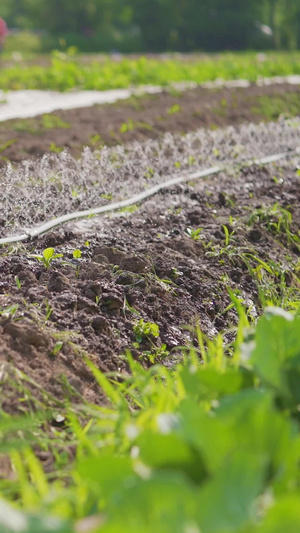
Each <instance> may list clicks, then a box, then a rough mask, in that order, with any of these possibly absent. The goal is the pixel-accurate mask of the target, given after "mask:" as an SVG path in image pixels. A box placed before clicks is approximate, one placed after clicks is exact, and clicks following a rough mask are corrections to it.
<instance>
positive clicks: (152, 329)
mask: <svg viewBox="0 0 300 533" xmlns="http://www.w3.org/2000/svg"><path fill="white" fill-rule="evenodd" d="M133 332H134V333H135V338H136V341H137V342H139V343H140V342H142V341H143V339H148V338H149V337H159V326H158V325H157V324H155V323H154V322H145V321H144V320H143V319H142V318H141V319H140V320H139V321H138V322H137V324H136V325H135V326H133Z"/></svg>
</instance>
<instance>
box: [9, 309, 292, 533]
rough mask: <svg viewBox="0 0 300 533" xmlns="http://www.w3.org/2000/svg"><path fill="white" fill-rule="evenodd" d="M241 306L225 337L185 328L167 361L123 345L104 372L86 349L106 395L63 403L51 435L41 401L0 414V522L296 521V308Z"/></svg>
mask: <svg viewBox="0 0 300 533" xmlns="http://www.w3.org/2000/svg"><path fill="white" fill-rule="evenodd" d="M239 314H240V325H239V328H238V335H237V340H236V343H235V345H234V346H232V345H231V347H230V346H228V345H226V343H225V342H224V338H222V336H221V335H219V336H218V337H217V338H216V339H215V340H211V339H205V338H204V337H203V336H202V334H201V332H200V331H199V330H197V329H196V331H195V335H196V337H197V336H198V342H199V345H198V346H194V347H191V348H190V349H188V348H186V352H185V355H183V359H182V362H181V363H179V364H177V365H176V366H175V367H173V368H166V367H164V366H163V365H154V366H152V367H151V368H149V369H146V368H144V367H143V366H142V365H141V364H140V363H138V362H136V361H135V360H134V359H133V358H132V357H131V356H130V354H128V362H129V367H130V374H128V373H126V374H118V373H116V374H112V373H110V374H109V375H105V374H103V373H102V372H100V371H99V370H98V369H97V368H96V367H94V366H93V364H92V363H91V362H90V361H89V360H88V359H86V362H87V365H88V366H89V368H90V369H91V371H92V372H93V374H94V377H95V379H96V381H97V382H98V384H99V386H100V388H101V389H102V391H103V392H104V393H105V394H106V396H107V399H108V403H107V404H106V405H104V406H102V407H101V406H92V405H89V404H86V405H85V406H81V407H80V406H77V407H76V405H69V406H68V405H67V404H66V405H65V407H64V410H63V413H64V416H63V420H64V425H63V427H62V428H61V429H60V430H59V431H58V430H57V431H54V430H53V431H52V433H51V436H48V434H47V433H45V430H44V428H45V427H46V426H45V425H44V424H43V414H42V411H41V410H39V411H38V412H37V413H34V411H32V413H31V415H28V416H27V417H26V418H23V419H22V418H19V419H18V418H13V417H9V416H8V415H5V413H2V415H1V417H0V434H1V443H0V452H1V453H2V454H3V455H2V457H4V456H5V455H7V454H8V455H9V456H10V460H11V464H12V466H13V475H11V476H10V477H9V478H8V479H0V530H1V531H5V532H6V533H13V532H15V531H19V532H20V533H34V532H39V533H42V532H45V533H47V532H49V533H50V532H52V533H72V532H73V533H74V532H75V531H76V532H78V531H84V532H86V533H96V532H99V533H101V532H103V533H119V532H121V531H122V532H126V533H127V532H128V533H129V532H130V533H153V532H154V531H155V532H158V533H187V532H191V533H200V532H201V533H282V531H288V532H289V533H297V532H298V531H299V528H300V511H299V509H300V506H299V501H300V490H299V484H300V470H299V464H300V463H299V460H300V433H299V420H300V418H299V401H300V394H299V380H300V337H299V326H300V316H299V315H298V316H297V315H294V316H293V315H292V314H289V313H287V312H286V311H283V310H282V309H280V308H275V307H269V308H266V310H265V313H264V316H263V317H262V318H260V319H259V321H258V324H257V326H256V328H255V329H250V328H249V323H248V320H247V317H246V314H245V313H244V311H243V310H242V309H241V308H240V310H239ZM16 386H17V384H16ZM18 386H19V387H20V384H19V385H18ZM23 386H24V385H23ZM47 416H48V419H49V412H48V413H47ZM84 419H85V422H84ZM20 436H21V437H20ZM37 445H39V446H40V447H42V449H44V450H47V451H48V452H49V453H53V454H54V458H56V461H57V467H56V471H55V473H54V474H51V475H50V476H49V475H47V474H45V473H44V471H43V469H42V466H41V463H40V462H39V461H38V459H37V458H36V456H35V455H34V453H33V451H32V450H33V449H35V450H36V449H37ZM68 446H70V447H72V449H74V450H76V454H75V459H74V460H73V461H72V462H71V461H70V460H66V461H65V465H64V463H63V461H62V459H63V455H64V454H65V452H66V450H67V449H68ZM65 455H66V454H65ZM1 498H2V499H1ZM11 504H12V505H11ZM47 517H52V518H47Z"/></svg>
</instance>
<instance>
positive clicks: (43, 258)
mask: <svg viewBox="0 0 300 533" xmlns="http://www.w3.org/2000/svg"><path fill="white" fill-rule="evenodd" d="M30 257H33V258H34V259H37V260H38V261H40V262H41V263H43V265H44V266H45V267H46V268H50V265H51V263H52V261H53V260H54V259H58V258H59V257H63V254H56V253H55V250H54V248H45V250H44V251H43V254H42V255H36V254H32V255H30Z"/></svg>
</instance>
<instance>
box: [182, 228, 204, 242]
mask: <svg viewBox="0 0 300 533" xmlns="http://www.w3.org/2000/svg"><path fill="white" fill-rule="evenodd" d="M201 231H202V228H197V229H192V228H186V231H185V233H186V234H187V235H188V236H189V237H191V239H193V240H194V241H197V240H198V239H199V238H200V233H201Z"/></svg>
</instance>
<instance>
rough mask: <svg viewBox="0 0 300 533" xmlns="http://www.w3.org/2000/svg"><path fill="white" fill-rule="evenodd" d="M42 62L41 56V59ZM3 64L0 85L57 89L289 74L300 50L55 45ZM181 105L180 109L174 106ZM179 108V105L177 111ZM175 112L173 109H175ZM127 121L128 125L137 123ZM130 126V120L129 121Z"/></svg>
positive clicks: (297, 70) (297, 67)
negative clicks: (131, 53)
mask: <svg viewBox="0 0 300 533" xmlns="http://www.w3.org/2000/svg"><path fill="white" fill-rule="evenodd" d="M39 62H41V63H42V61H40V60H39ZM48 63H49V61H48V60H47V61H46V64H45V65H43V63H42V64H32V65H30V64H29V65H28V64H23V63H22V61H17V62H16V63H15V64H14V65H12V66H8V67H3V68H2V69H1V76H0V89H5V90H6V89H8V90H18V89H53V90H58V91H67V90H70V89H72V88H74V87H76V88H80V89H86V90H107V89H118V88H127V87H130V86H132V85H135V86H138V85H164V86H166V85H169V84H171V83H173V82H188V81H192V82H196V83H203V82H206V81H211V80H215V79H217V78H221V79H224V80H232V79H248V80H249V81H253V82H254V81H256V80H257V78H258V77H259V76H262V77H272V76H287V75H290V74H300V53H299V52H293V53H287V52H271V53H268V54H264V60H263V61H262V60H261V58H260V54H256V53H250V52H244V53H241V52H239V53H223V54H218V55H215V54H210V55H209V54H207V55H204V54H202V55H201V56H197V55H195V56H193V58H192V56H190V60H189V61H186V60H185V58H184V57H182V56H181V57H178V56H177V55H172V56H170V55H169V56H168V57H165V58H146V57H143V56H141V57H139V58H137V59H133V58H127V57H123V58H119V59H118V60H117V61H116V60H115V58H113V57H112V58H111V57H109V56H101V57H99V56H98V57H95V58H93V56H91V57H89V58H88V59H87V57H86V56H85V57H83V58H81V57H80V56H77V55H76V51H75V50H74V48H70V49H68V50H67V51H66V53H62V52H59V51H54V52H53V53H52V56H51V62H50V64H48ZM175 111H176V110H175ZM178 111H180V110H178V109H177V112H178ZM172 112H173V113H174V109H172ZM132 127H133V125H132V124H127V125H126V129H128V128H129V129H130V128H132ZM124 128H125V126H124Z"/></svg>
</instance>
